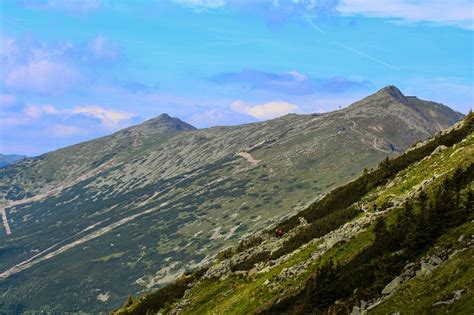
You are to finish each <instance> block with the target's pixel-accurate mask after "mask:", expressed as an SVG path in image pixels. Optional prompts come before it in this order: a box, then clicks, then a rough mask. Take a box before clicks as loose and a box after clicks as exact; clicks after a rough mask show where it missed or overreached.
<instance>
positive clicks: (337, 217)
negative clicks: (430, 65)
mask: <svg viewBox="0 0 474 315" xmlns="http://www.w3.org/2000/svg"><path fill="white" fill-rule="evenodd" d="M473 131H474V115H473V114H472V113H471V114H469V116H467V117H466V118H465V119H464V120H463V121H462V122H460V123H458V124H456V125H455V126H454V127H453V128H451V129H450V130H447V131H445V132H443V133H440V134H438V135H436V136H435V137H434V138H433V139H431V140H429V141H425V142H421V143H418V144H416V145H414V146H413V147H412V148H410V149H409V150H408V151H406V152H405V153H404V154H403V155H401V156H399V157H396V158H392V159H386V160H384V161H382V162H381V163H380V165H379V167H378V168H377V169H375V170H373V171H370V172H365V173H364V174H363V175H362V176H361V177H359V178H357V179H356V180H354V181H352V182H350V183H347V184H346V185H344V186H341V187H339V188H337V189H335V190H333V191H331V192H330V193H329V194H327V195H326V196H325V197H324V198H323V199H321V200H320V201H317V202H315V203H314V204H313V205H311V206H309V207H308V208H306V209H304V210H303V211H302V212H300V213H299V214H297V215H296V216H294V217H292V218H289V219H288V220H286V221H284V222H282V223H281V224H279V226H278V228H281V229H282V230H283V232H284V235H283V236H281V237H278V236H277V235H276V233H275V231H274V230H273V229H271V230H267V231H263V232H262V233H260V234H259V235H257V236H255V237H253V238H250V239H247V240H245V241H242V242H240V244H239V246H237V247H232V248H229V249H227V250H226V251H224V252H221V253H220V255H218V259H216V260H215V261H214V262H213V263H212V264H210V266H209V267H208V268H206V269H200V270H195V271H193V272H188V273H186V274H185V275H183V276H182V277H181V278H180V279H178V280H177V281H176V282H174V283H172V284H170V285H168V286H166V287H164V288H162V289H160V290H158V291H156V292H154V293H151V294H148V295H144V296H142V297H130V298H129V299H128V301H127V302H126V303H125V304H124V306H123V307H122V308H121V309H119V310H117V311H116V312H115V313H116V314H155V313H157V312H160V313H161V314H309V313H314V314H349V313H351V314H367V313H369V314H372V313H373V314H395V313H397V314H398V313H399V314H445V313H452V314H472V312H473V311H474V304H473V302H472V301H473V300H474V299H473V289H474V283H473V279H474V268H473V266H474V259H473V257H474V256H473V254H474V247H473V246H474V223H473V222H474V221H473V219H474V217H473V215H474V214H473V209H474V191H473V189H474V181H473V180H474V134H473ZM374 205H377V211H374V210H373V206H374Z"/></svg>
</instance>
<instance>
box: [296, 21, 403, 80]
mask: <svg viewBox="0 0 474 315" xmlns="http://www.w3.org/2000/svg"><path fill="white" fill-rule="evenodd" d="M304 19H305V20H306V22H308V24H309V25H310V26H311V27H313V28H314V29H315V30H317V31H318V32H319V33H321V34H323V35H324V36H327V33H326V32H325V31H324V30H322V29H321V28H320V27H319V26H318V25H317V24H316V23H314V22H313V21H312V20H311V16H308V15H306V16H305V17H304ZM331 43H332V44H335V45H337V46H339V47H341V48H344V49H346V50H349V51H352V52H353V53H356V54H358V55H359V56H362V57H365V58H367V59H369V60H372V61H374V62H376V63H378V64H381V65H383V66H385V67H388V68H390V69H393V70H397V71H400V69H399V68H397V67H395V66H392V65H391V64H389V63H386V62H384V61H382V60H380V59H377V58H375V57H372V56H371V55H369V54H366V53H364V52H362V51H360V50H357V49H355V48H352V47H350V46H347V45H345V44H343V43H341V42H337V41H334V40H333V41H331Z"/></svg>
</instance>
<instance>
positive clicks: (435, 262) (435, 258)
mask: <svg viewBox="0 0 474 315" xmlns="http://www.w3.org/2000/svg"><path fill="white" fill-rule="evenodd" d="M442 262H443V260H442V259H441V258H439V257H438V256H432V257H431V258H430V263H431V264H433V265H439V264H441V263H442Z"/></svg>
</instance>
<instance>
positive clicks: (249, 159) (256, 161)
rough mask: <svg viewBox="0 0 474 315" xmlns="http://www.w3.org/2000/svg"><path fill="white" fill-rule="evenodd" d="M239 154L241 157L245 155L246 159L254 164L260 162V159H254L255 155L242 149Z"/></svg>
mask: <svg viewBox="0 0 474 315" xmlns="http://www.w3.org/2000/svg"><path fill="white" fill-rule="evenodd" d="M237 155H238V156H240V157H243V158H244V159H246V160H247V161H248V162H249V163H250V164H252V165H257V164H258V163H259V162H260V161H259V160H256V159H254V158H253V156H252V155H250V153H248V152H245V151H241V152H239V153H237Z"/></svg>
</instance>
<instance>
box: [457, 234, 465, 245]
mask: <svg viewBox="0 0 474 315" xmlns="http://www.w3.org/2000/svg"><path fill="white" fill-rule="evenodd" d="M463 240H464V234H463V235H461V236H459V238H458V242H459V243H461V242H462V241H463Z"/></svg>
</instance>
